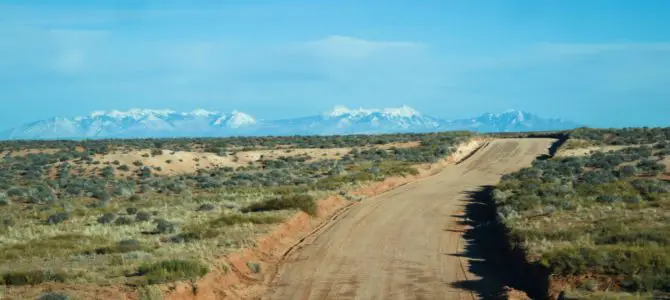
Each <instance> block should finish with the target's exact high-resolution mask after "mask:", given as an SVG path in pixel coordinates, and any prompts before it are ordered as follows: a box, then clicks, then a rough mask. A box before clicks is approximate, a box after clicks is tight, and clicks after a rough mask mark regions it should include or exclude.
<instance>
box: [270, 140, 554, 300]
mask: <svg viewBox="0 0 670 300" xmlns="http://www.w3.org/2000/svg"><path fill="white" fill-rule="evenodd" d="M552 141H553V140H550V139H510V140H496V141H493V142H491V143H490V144H489V145H488V146H486V147H484V148H483V149H481V150H479V152H477V153H476V154H475V155H473V156H472V157H470V158H469V159H467V160H466V161H464V162H462V163H461V164H459V165H455V166H449V167H447V168H445V170H444V171H442V172H440V173H439V174H437V175H434V176H432V177H428V178H426V179H424V180H422V181H419V182H416V183H413V184H409V185H406V186H403V187H399V188H397V189H395V190H392V191H390V192H388V193H386V194H383V195H380V196H378V197H375V198H371V199H368V200H365V201H363V202H362V203H360V204H358V205H356V206H354V207H352V209H351V210H350V211H348V212H347V213H346V214H344V215H342V216H341V217H340V218H339V219H337V220H336V221H334V222H333V223H332V224H330V225H329V226H326V227H324V229H322V231H321V232H320V233H319V234H317V235H315V236H314V237H313V238H310V239H307V240H306V241H305V242H304V244H303V245H301V247H299V248H298V249H297V250H295V251H294V252H293V253H291V254H290V255H289V256H288V257H287V259H286V260H285V262H284V263H283V265H282V266H281V267H280V269H279V273H278V275H277V277H276V278H275V281H274V282H273V284H272V285H271V286H270V288H269V289H268V294H267V295H266V297H265V299H277V300H288V299H295V300H308V299H472V298H475V295H474V294H473V293H472V292H470V291H467V290H462V289H459V288H455V287H453V286H454V284H455V283H457V282H462V281H466V280H474V279H476V278H475V277H476V276H475V275H473V274H471V273H470V272H469V271H468V261H467V259H465V258H463V257H459V256H454V255H453V254H457V253H461V252H463V248H464V245H465V241H464V239H463V237H462V233H460V232H459V230H461V229H464V228H463V227H464V226H463V225H459V224H458V222H459V219H458V218H456V217H455V215H461V214H463V206H464V204H465V203H464V200H466V198H467V195H466V193H467V192H468V191H472V190H474V189H477V187H479V186H482V185H491V184H496V183H497V182H498V180H499V179H500V176H501V175H502V174H504V173H507V172H513V171H515V170H518V169H520V168H521V167H524V166H528V165H530V163H531V162H532V161H533V159H534V158H535V157H536V156H538V155H540V154H544V153H546V152H547V148H548V147H549V145H550V144H551V142H552ZM450 230H452V231H450Z"/></svg>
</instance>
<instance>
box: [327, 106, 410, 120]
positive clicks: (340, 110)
mask: <svg viewBox="0 0 670 300" xmlns="http://www.w3.org/2000/svg"><path fill="white" fill-rule="evenodd" d="M373 113H381V114H383V115H385V116H387V117H404V118H410V117H414V116H421V113H420V112H419V111H417V110H416V109H414V108H411V107H409V106H407V105H401V106H400V107H395V108H382V109H378V108H362V107H361V108H357V109H349V108H347V107H346V106H342V105H338V106H335V107H334V108H333V110H331V111H330V112H327V113H326V114H325V115H326V116H328V117H341V116H344V115H351V116H368V115H371V114H373Z"/></svg>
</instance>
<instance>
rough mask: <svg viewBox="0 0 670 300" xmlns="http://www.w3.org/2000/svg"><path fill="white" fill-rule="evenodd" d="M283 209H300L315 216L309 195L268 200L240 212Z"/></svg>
mask: <svg viewBox="0 0 670 300" xmlns="http://www.w3.org/2000/svg"><path fill="white" fill-rule="evenodd" d="M285 209H300V210H302V211H304V212H306V213H308V214H310V215H315V214H316V201H315V200H314V197H312V196H310V195H304V194H303V195H291V196H282V197H278V198H273V199H268V200H265V201H263V202H258V203H253V204H251V205H249V206H247V207H246V208H243V209H242V212H260V211H272V210H285Z"/></svg>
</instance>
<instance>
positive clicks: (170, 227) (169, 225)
mask: <svg viewBox="0 0 670 300" xmlns="http://www.w3.org/2000/svg"><path fill="white" fill-rule="evenodd" d="M154 223H156V232H157V233H175V232H177V231H178V230H179V225H178V224H177V223H174V222H170V221H167V220H164V219H157V220H155V221H154Z"/></svg>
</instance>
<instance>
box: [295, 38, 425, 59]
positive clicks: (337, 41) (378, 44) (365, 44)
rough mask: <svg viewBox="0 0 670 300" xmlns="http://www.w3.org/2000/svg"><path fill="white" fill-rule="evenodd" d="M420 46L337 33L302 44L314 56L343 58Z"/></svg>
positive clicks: (412, 43) (418, 45)
mask: <svg viewBox="0 0 670 300" xmlns="http://www.w3.org/2000/svg"><path fill="white" fill-rule="evenodd" d="M422 46H423V45H422V44H420V43H415V42H402V41H400V42H398V41H371V40H364V39H359V38H354V37H347V36H339V35H334V36H329V37H327V38H324V39H321V40H316V41H310V42H306V43H303V44H302V48H303V49H305V50H307V51H308V52H310V53H312V54H314V55H316V56H322V57H327V58H344V59H360V58H366V57H370V56H373V55H376V54H380V53H383V52H387V51H395V50H415V49H419V48H421V47H422Z"/></svg>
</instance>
